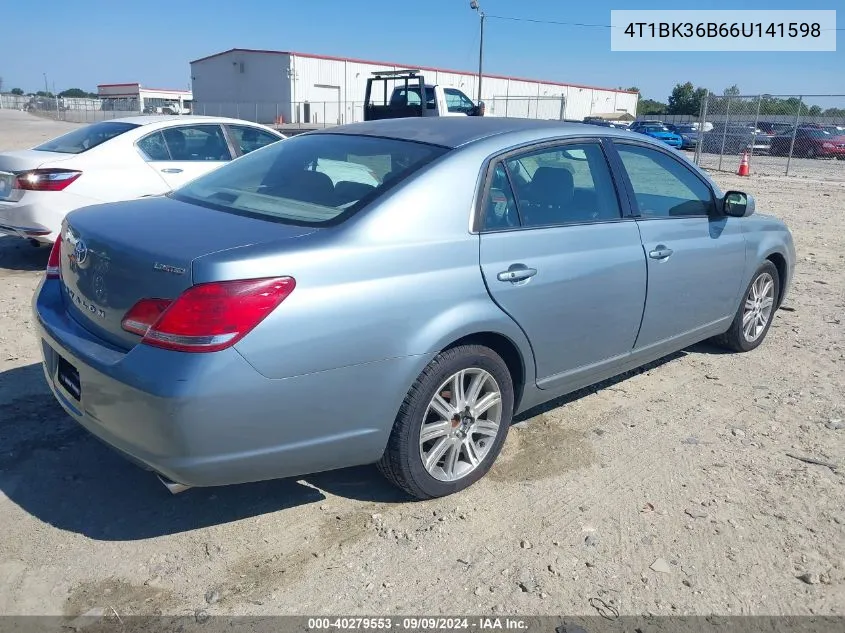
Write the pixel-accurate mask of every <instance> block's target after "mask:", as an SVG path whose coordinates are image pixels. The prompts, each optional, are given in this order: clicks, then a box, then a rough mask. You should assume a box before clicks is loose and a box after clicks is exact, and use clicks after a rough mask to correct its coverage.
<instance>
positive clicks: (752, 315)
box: [712, 260, 780, 352]
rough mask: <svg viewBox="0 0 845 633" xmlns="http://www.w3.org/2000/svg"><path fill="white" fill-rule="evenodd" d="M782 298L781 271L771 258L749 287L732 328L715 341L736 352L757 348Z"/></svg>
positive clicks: (759, 269) (715, 338)
mask: <svg viewBox="0 0 845 633" xmlns="http://www.w3.org/2000/svg"><path fill="white" fill-rule="evenodd" d="M779 299H780V275H779V274H778V269H777V267H776V266H775V265H774V264H773V263H772V262H770V261H768V260H767V261H766V262H764V263H763V264H762V265H761V266H760V267H759V268H758V269H757V272H755V273H754V276H753V277H752V278H751V282H750V283H749V284H748V287H747V288H746V289H745V292H744V293H743V295H742V300H741V301H740V304H739V307H738V308H737V311H736V315H735V316H734V320H733V322H732V323H731V327H730V329H728V331H727V332H725V333H724V334H720V335H719V336H716V337H714V338H713V339H712V340H713V342H714V343H715V344H716V345H719V346H720V347H724V348H726V349H729V350H733V351H735V352H750V351H751V350H753V349H755V348H756V347H758V346H759V345H760V344H761V343H762V342H763V339H765V338H766V334H768V332H769V327H771V325H772V320H773V319H774V317H775V310H776V306H777V305H778V300H779Z"/></svg>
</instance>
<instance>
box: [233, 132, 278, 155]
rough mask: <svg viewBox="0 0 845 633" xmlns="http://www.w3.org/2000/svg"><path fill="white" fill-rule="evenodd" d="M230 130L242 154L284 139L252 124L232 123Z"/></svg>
mask: <svg viewBox="0 0 845 633" xmlns="http://www.w3.org/2000/svg"><path fill="white" fill-rule="evenodd" d="M229 132H231V134H232V139H233V140H234V142H235V145H237V147H238V150H239V151H240V153H241V154H249V153H250V152H254V151H255V150H257V149H259V148H262V147H265V146H267V145H270V144H271V143H275V142H276V141H280V140H282V139H281V138H280V137H278V136H276V135H275V134H271V133H270V132H268V131H267V130H262V129H259V128H257V127H252V126H250V125H230V126H229Z"/></svg>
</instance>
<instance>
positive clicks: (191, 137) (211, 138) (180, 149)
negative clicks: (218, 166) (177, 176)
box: [162, 125, 232, 161]
mask: <svg viewBox="0 0 845 633" xmlns="http://www.w3.org/2000/svg"><path fill="white" fill-rule="evenodd" d="M162 134H163V135H164V140H165V142H166V143H167V149H168V151H169V152H170V156H171V159H172V160H175V161H197V160H211V161H224V160H231V159H232V154H231V153H230V152H229V146H228V144H227V143H226V138H225V137H224V136H223V128H221V127H220V126H219V125H181V126H179V127H170V128H165V129H164V130H162Z"/></svg>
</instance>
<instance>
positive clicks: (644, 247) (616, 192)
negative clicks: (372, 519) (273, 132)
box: [33, 117, 795, 498]
mask: <svg viewBox="0 0 845 633" xmlns="http://www.w3.org/2000/svg"><path fill="white" fill-rule="evenodd" d="M335 172H337V173H335ZM362 172H366V173H368V174H372V178H373V179H374V180H373V181H372V182H369V181H364V180H362V179H356V180H348V179H347V178H346V176H344V174H350V173H353V174H360V173H362ZM754 211H755V202H754V198H753V197H752V196H750V195H747V194H745V193H741V192H728V193H723V192H722V191H720V190H719V188H718V187H717V186H716V185H715V184H714V183H713V182H712V181H711V180H710V179H709V178H708V177H707V175H706V174H704V173H703V172H702V171H700V170H699V169H698V168H697V167H695V166H694V165H693V164H691V163H690V162H689V161H688V160H687V159H685V158H684V157H683V156H681V155H679V154H678V153H677V152H675V151H674V150H672V149H670V148H668V147H667V146H666V145H664V144H662V143H660V142H659V141H655V140H652V139H650V138H648V137H646V136H642V135H632V134H629V133H625V132H623V131H616V130H612V129H608V128H599V127H596V126H590V125H581V124H565V123H555V122H545V121H531V120H522V119H504V118H493V117H483V118H481V117H479V118H463V119H456V118H420V119H396V120H388V121H379V122H372V123H360V124H351V125H346V126H342V127H336V128H330V129H327V130H324V131H319V132H313V133H307V134H303V135H299V136H296V137H294V138H292V139H288V140H285V141H283V142H281V143H276V144H273V145H270V146H267V147H265V148H262V149H259V150H256V151H255V152H252V153H250V154H248V155H246V156H244V157H242V158H239V159H237V160H235V161H233V162H232V163H231V164H229V165H227V166H224V167H222V168H221V169H219V170H217V171H214V172H213V173H211V174H209V175H206V176H203V177H201V178H199V179H197V180H195V181H193V182H192V183H190V184H188V185H187V186H185V187H183V188H181V189H179V190H177V191H175V192H173V193H170V194H168V195H166V196H161V197H157V198H147V199H142V200H136V201H132V202H123V203H114V204H107V205H101V206H95V207H89V208H86V209H81V210H78V211H74V212H73V213H71V214H70V215H69V216H68V217H67V219H66V220H65V223H64V226H63V228H62V233H61V237H60V239H59V240H58V241H57V242H56V245H55V247H54V248H53V251H52V254H51V255H50V259H49V265H48V269H47V274H46V276H45V278H44V280H43V281H42V283H41V284H40V286H39V287H38V290H37V293H36V296H35V299H34V303H33V307H34V311H35V316H36V323H37V330H38V336H39V338H40V348H41V350H42V351H43V355H44V357H43V360H44V363H43V365H44V372H45V376H46V378H47V382H48V383H49V385H50V387H51V388H52V390H53V393H54V394H55V396H56V398H57V399H58V401H59V402H60V403H61V405H62V406H63V407H64V408H65V410H66V411H67V412H68V413H69V414H70V415H71V416H73V417H74V418H75V419H76V420H77V421H78V422H79V423H80V424H81V425H82V426H84V427H85V428H86V429H88V430H89V431H90V432H91V433H93V434H94V435H96V436H97V437H99V438H100V439H102V440H103V441H105V442H106V443H107V444H109V445H111V446H112V447H114V448H115V449H117V450H118V451H119V452H120V453H122V454H124V455H125V456H127V457H128V458H130V459H131V460H133V461H134V462H136V463H138V464H140V465H142V466H144V467H146V468H148V469H150V470H152V471H154V472H155V473H157V474H158V475H159V477H160V478H161V479H162V481H163V482H164V483H165V484H166V485H167V487H168V488H169V489H170V490H171V492H178V491H181V490H184V489H186V488H188V487H191V486H217V485H224V484H234V483H240V482H249V481H257V480H264V479H272V478H279V477H290V476H296V475H303V474H307V473H313V472H317V471H324V470H329V469H336V468H341V467H346V466H353V465H360V464H371V463H377V464H378V465H379V467H380V469H381V470H382V472H383V473H384V474H385V475H386V476H387V478H388V479H390V480H391V481H392V482H394V483H395V484H397V485H398V486H400V487H401V488H402V489H404V490H405V491H407V493H408V494H409V495H411V496H412V497H415V498H432V497H439V496H443V495H447V494H450V493H454V492H456V491H459V490H461V489H463V488H466V487H467V486H469V485H471V484H472V483H473V482H475V481H477V480H478V479H479V478H481V477H482V476H483V475H484V474H485V473H486V472H487V471H488V470H489V469H490V467H491V466H492V465H493V462H494V460H495V459H496V456H497V455H498V454H499V452H500V450H501V448H502V444H503V443H504V442H505V438H506V436H507V433H508V427H509V426H510V424H511V420H512V418H513V416H514V415H515V414H518V413H520V412H523V411H526V410H528V409H531V408H532V407H535V406H537V405H539V404H541V403H544V402H547V401H549V400H552V399H554V398H557V397H559V396H561V395H562V394H565V393H568V392H571V391H574V390H576V389H579V388H582V387H584V386H586V385H590V384H593V383H596V382H598V381H601V380H604V379H607V378H609V377H611V376H614V375H616V374H619V373H620V372H624V371H626V370H629V369H631V368H634V367H637V366H639V365H642V364H644V363H648V362H650V361H653V360H655V359H657V358H659V357H662V356H665V355H667V354H670V353H672V352H674V351H676V350H679V349H681V348H684V347H687V346H689V345H691V344H693V343H696V342H698V341H702V340H704V339H713V340H714V341H715V342H717V343H718V344H720V345H723V346H725V347H727V348H729V349H732V350H736V351H741V352H744V351H749V350H753V349H754V348H755V347H757V346H758V345H760V344H761V342H762V341H763V339H764V338H765V336H766V333H767V331H768V329H769V326H770V325H771V323H772V319H773V318H774V315H775V311H776V310H777V308H778V307H779V306H780V305H781V303H782V302H783V300H784V297H785V296H786V291H787V288H788V286H789V283H790V279H791V278H792V275H793V268H794V264H795V251H794V248H793V242H792V237H791V234H790V232H789V230H788V229H787V227H786V226H784V224H783V223H782V222H780V221H779V220H777V219H775V218H772V217H767V216H765V215H759V214H755V213H754Z"/></svg>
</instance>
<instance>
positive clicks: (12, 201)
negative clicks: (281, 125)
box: [0, 116, 285, 243]
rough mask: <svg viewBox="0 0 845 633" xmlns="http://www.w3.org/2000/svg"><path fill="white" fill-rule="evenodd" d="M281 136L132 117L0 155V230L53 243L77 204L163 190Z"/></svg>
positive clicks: (237, 123) (212, 123)
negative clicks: (67, 216) (68, 214)
mask: <svg viewBox="0 0 845 633" xmlns="http://www.w3.org/2000/svg"><path fill="white" fill-rule="evenodd" d="M284 138H285V136H284V135H282V134H280V133H279V132H276V131H275V130H273V129H271V128H268V127H264V126H262V125H258V124H256V123H249V122H246V121H241V120H238V119H227V118H220V117H206V116H178V117H173V116H136V117H128V118H124V119H113V120H109V121H102V122H100V123H94V124H92V125H88V126H85V127H81V128H79V129H77V130H74V131H72V132H69V133H68V134H65V135H63V136H60V137H58V138H55V139H53V140H50V141H47V142H46V143H42V144H41V145H38V146H37V147H34V148H32V149H27V150H19V151H10V152H3V153H0V235H2V234H9V235H17V236H20V237H23V238H27V239H29V240H31V241H33V242H34V243H50V242H53V241H54V240H55V238H56V236H57V235H58V231H59V229H60V227H61V223H62V220H63V219H64V217H65V215H66V214H67V213H69V212H71V211H73V210H74V209H78V208H80V207H86V206H89V205H93V204H100V203H103V202H114V201H118V200H130V199H133V198H141V197H144V196H156V195H161V194H164V193H167V192H168V191H170V190H172V189H176V188H178V187H180V186H182V185H184V184H185V183H187V182H188V181H189V180H193V179H194V178H197V177H198V176H201V175H202V174H205V173H208V172H209V171H212V170H213V169H216V168H217V167H220V166H221V165H224V164H226V163H227V162H228V161H230V160H232V159H234V158H237V157H238V156H242V155H243V154H247V153H249V152H251V151H253V150H255V149H258V148H260V147H263V146H265V145H269V144H271V143H275V142H276V141H279V140H282V139H284Z"/></svg>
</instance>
